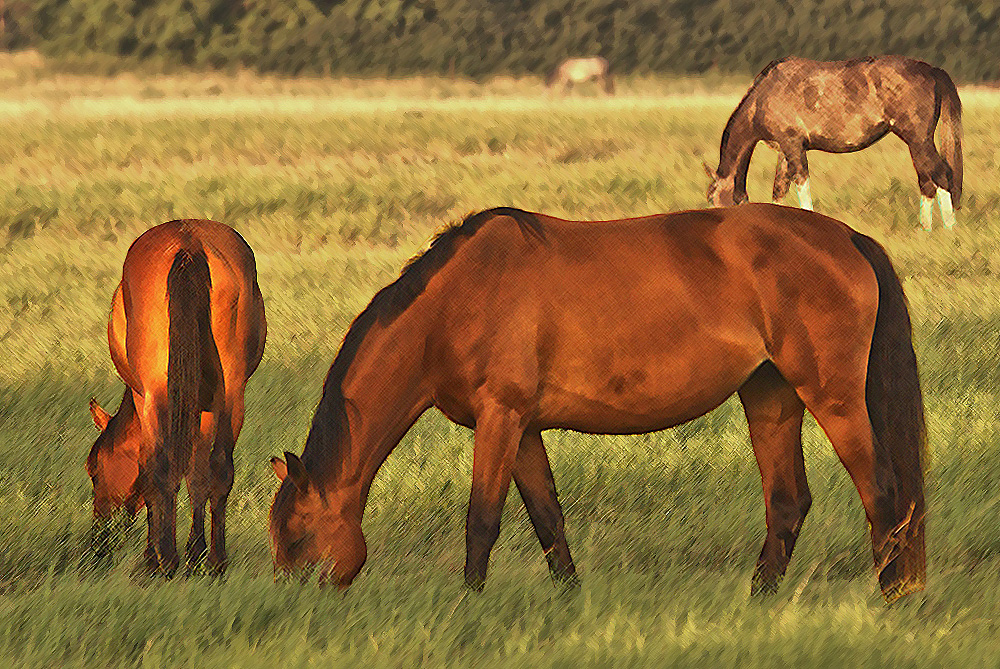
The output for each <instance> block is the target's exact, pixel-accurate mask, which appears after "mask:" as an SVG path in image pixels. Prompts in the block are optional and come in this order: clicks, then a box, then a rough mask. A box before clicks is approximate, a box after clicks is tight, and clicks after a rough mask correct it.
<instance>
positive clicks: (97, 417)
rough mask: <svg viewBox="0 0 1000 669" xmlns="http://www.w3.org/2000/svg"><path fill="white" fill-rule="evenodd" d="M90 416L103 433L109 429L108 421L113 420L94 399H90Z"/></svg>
mask: <svg viewBox="0 0 1000 669" xmlns="http://www.w3.org/2000/svg"><path fill="white" fill-rule="evenodd" d="M90 416H91V418H93V419H94V425H95V426H96V427H97V429H98V430H100V431H101V432H104V430H105V429H106V428H107V427H108V421H110V420H111V414H109V413H108V412H107V411H105V410H104V409H102V408H101V405H100V404H98V403H97V399H96V398H94V397H91V398H90Z"/></svg>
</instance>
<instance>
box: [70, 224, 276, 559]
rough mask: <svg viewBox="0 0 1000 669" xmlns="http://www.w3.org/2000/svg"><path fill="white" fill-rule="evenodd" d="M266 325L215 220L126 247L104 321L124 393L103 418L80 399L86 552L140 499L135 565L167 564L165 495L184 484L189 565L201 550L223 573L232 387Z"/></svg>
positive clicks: (238, 390) (154, 233) (242, 379)
mask: <svg viewBox="0 0 1000 669" xmlns="http://www.w3.org/2000/svg"><path fill="white" fill-rule="evenodd" d="M266 332H267V325H266V322H265V319H264V302H263V299H262V298H261V294H260V288H259V287H258V286H257V268H256V265H255V263H254V256H253V251H251V250H250V247H249V246H248V245H247V243H246V242H245V241H244V240H243V238H242V237H241V236H240V235H239V234H238V233H237V232H236V231H235V230H233V229H232V228H230V227H228V226H226V225H223V224H221V223H216V222H214V221H201V220H182V221H171V222H169V223H164V224H162V225H158V226H156V227H154V228H151V229H150V230H148V231H146V232H145V233H144V234H142V235H141V236H140V237H139V238H138V239H136V240H135V242H134V243H133V244H132V246H131V247H130V248H129V250H128V254H127V255H126V256H125V266H124V269H123V272H122V280H121V283H120V284H119V285H118V288H117V290H115V295H114V299H113V301H112V304H111V317H110V320H109V322H108V342H109V344H110V347H111V359H112V360H113V361H114V363H115V368H116V369H117V370H118V373H119V374H120V375H121V377H122V380H124V381H125V383H126V385H127V387H126V388H125V394H124V396H123V397H122V401H121V405H120V406H119V408H118V412H117V413H116V414H115V415H114V416H110V415H108V413H107V412H105V411H104V410H103V409H101V408H100V407H99V406H98V405H97V403H96V402H95V401H93V400H92V401H91V413H92V415H93V417H94V422H95V423H96V424H97V427H98V428H99V429H100V430H101V436H100V437H98V438H97V441H96V443H94V446H93V448H92V449H91V451H90V456H89V457H88V458H87V473H88V474H89V475H90V477H91V479H92V481H93V484H94V521H95V534H94V536H95V540H94V543H95V549H96V550H97V552H98V554H99V555H101V554H103V555H106V554H107V550H108V549H107V539H108V536H107V534H108V531H107V521H108V519H109V517H110V516H111V514H112V513H113V512H114V511H115V510H116V509H117V508H118V507H120V506H122V505H124V506H125V507H126V509H127V511H128V512H129V513H130V514H132V515H134V514H135V512H136V511H137V510H138V508H139V507H140V506H142V505H143V504H145V506H146V510H147V514H146V519H147V523H148V534H147V538H146V553H145V562H146V567H147V568H148V569H149V570H150V571H151V572H156V571H160V572H162V573H164V574H166V575H168V576H169V575H172V574H173V573H174V571H175V570H176V568H177V566H178V562H179V559H178V556H177V546H176V496H177V491H178V488H179V487H180V482H181V480H182V479H185V478H186V479H187V486H188V493H189V495H190V498H191V505H192V507H193V520H192V524H191V533H190V536H189V538H188V543H187V567H188V569H189V570H190V569H191V568H192V567H193V566H194V565H195V564H196V562H197V561H198V560H199V559H200V558H201V557H202V555H203V554H204V553H205V551H206V549H207V546H206V542H205V502H206V501H209V502H210V504H211V507H212V546H211V550H210V551H209V552H208V563H209V567H210V568H211V569H212V570H213V571H216V572H221V571H222V570H224V569H225V566H226V534H225V531H226V501H227V499H228V497H229V491H230V490H231V489H232V485H233V448H234V446H235V445H236V439H237V437H238V436H239V433H240V428H241V427H242V426H243V391H244V388H245V387H246V382H247V379H249V378H250V375H251V374H253V373H254V371H255V370H256V369H257V365H258V364H259V363H260V359H261V356H262V355H263V353H264V339H265V336H266Z"/></svg>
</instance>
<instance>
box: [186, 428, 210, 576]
mask: <svg viewBox="0 0 1000 669" xmlns="http://www.w3.org/2000/svg"><path fill="white" fill-rule="evenodd" d="M214 431H215V419H214V416H213V415H212V414H211V413H208V412H204V413H202V415H201V437H200V439H199V442H198V444H197V447H196V448H195V449H194V450H193V452H192V455H191V465H190V467H189V468H188V475H187V488H188V498H189V499H190V500H191V532H190V533H189V534H188V541H187V550H186V551H185V554H186V556H187V559H186V561H185V573H186V575H188V576H190V575H191V574H192V572H194V570H195V568H196V567H197V566H198V563H199V562H201V560H202V558H203V557H204V556H205V553H206V552H207V551H208V544H207V542H206V541H205V503H206V502H207V501H208V494H209V486H210V483H211V482H210V478H209V475H208V474H209V468H208V454H209V451H210V449H211V447H212V441H211V436H210V435H212V434H213V433H214Z"/></svg>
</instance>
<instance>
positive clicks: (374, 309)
mask: <svg viewBox="0 0 1000 669" xmlns="http://www.w3.org/2000/svg"><path fill="white" fill-rule="evenodd" d="M734 392H735V393H739V396H740V399H741V400H742V402H743V407H744V409H745V412H746V417H747V422H748V424H749V427H750V438H751V442H752V444H753V450H754V454H755V455H756V457H757V461H758V464H759V465H760V473H761V478H762V480H763V486H764V504H765V507H766V512H767V513H766V517H767V538H766V540H765V541H764V547H763V550H762V551H761V554H760V558H759V560H758V563H757V568H756V571H755V573H754V577H753V587H752V591H753V592H755V593H757V592H770V591H773V590H775V589H776V588H777V585H778V582H779V579H780V578H781V577H782V575H783V574H784V572H785V567H786V566H787V564H788V561H789V558H790V557H791V554H792V548H793V547H794V545H795V540H796V538H797V537H798V534H799V528H800V527H801V525H802V521H803V519H804V518H805V516H806V512H807V511H808V509H809V505H810V494H809V488H808V485H807V483H806V474H805V468H804V465H803V455H802V441H801V427H802V419H803V411H804V409H806V408H808V409H809V410H810V412H812V414H813V415H814V416H815V417H816V420H817V421H818V422H819V424H820V425H821V426H822V428H823V429H824V430H825V432H826V434H827V436H828V437H829V439H830V441H831V442H832V444H833V447H834V449H835V450H836V452H837V454H838V455H839V456H840V460H841V462H843V464H844V466H845V467H846V468H847V470H848V472H849V473H850V475H851V478H852V479H853V481H854V484H855V485H856V487H857V490H858V492H859V493H860V496H861V501H862V503H863V505H864V509H865V513H866V515H867V517H868V521H869V522H870V523H871V538H872V544H873V549H874V557H875V567H876V571H877V573H878V578H879V582H880V584H881V587H882V591H883V593H884V595H885V597H886V599H887V600H890V601H891V600H893V599H895V598H897V597H899V596H901V595H904V594H906V593H909V592H913V591H915V590H919V589H921V588H923V586H924V581H925V562H924V488H923V470H922V462H921V459H922V446H923V443H924V414H923V400H922V398H921V392H920V383H919V380H918V377H917V365H916V357H915V355H914V351H913V346H912V343H911V331H910V319H909V315H908V311H907V307H906V301H905V298H904V295H903V290H902V287H901V286H900V283H899V280H898V278H897V277H896V274H895V272H894V271H893V269H892V265H891V264H890V262H889V259H888V257H886V255H885V252H884V251H883V250H882V248H881V246H879V245H878V244H877V243H876V242H875V241H873V240H872V239H870V238H869V237H866V236H864V235H862V234H860V233H858V232H855V231H854V230H851V229H850V228H849V227H847V226H846V225H844V224H843V223H840V222H838V221H835V220H833V219H830V218H827V217H825V216H822V215H819V214H815V213H813V212H809V211H803V210H801V209H794V208H787V207H779V206H774V205H761V204H756V205H753V204H748V205H744V206H741V207H734V208H730V209H710V210H703V211H687V212H680V213H675V214H664V215H659V216H649V217H645V218H636V219H628V220H617V221H603V222H578V221H564V220H560V219H557V218H553V217H550V216H542V215H538V214H531V213H527V212H524V211H520V210H517V209H508V208H503V209H493V210H490V211H484V212H481V213H478V214H475V215H473V216H470V217H469V218H467V219H466V220H465V221H464V223H462V224H461V225H459V226H457V227H454V228H452V229H450V230H448V231H446V232H444V233H443V234H441V235H440V236H438V237H437V239H435V241H434V243H433V244H431V247H430V249H429V250H428V251H426V252H425V253H424V254H423V255H421V256H419V257H418V258H416V259H415V260H414V261H413V262H411V263H410V264H409V265H408V266H407V268H406V269H405V270H404V271H403V273H402V274H401V276H400V277H399V279H397V280H396V281H395V282H394V283H392V284H390V285H389V286H387V287H385V288H383V289H382V290H381V291H379V292H378V294H376V295H375V297H374V298H373V299H372V301H371V303H370V304H369V305H368V307H367V308H366V309H365V310H364V311H362V312H361V314H360V315H359V316H358V317H357V318H356V319H355V320H354V323H353V324H352V325H351V327H350V329H349V330H348V332H347V335H346V337H345V338H344V343H343V346H342V347H341V349H340V352H339V353H338V354H337V357H336V360H334V362H333V365H332V367H331V368H330V371H329V374H328V375H327V377H326V382H325V384H324V386H323V395H322V398H321V399H320V402H319V406H318V407H317V409H316V413H315V416H314V418H313V422H312V427H311V429H310V430H309V435H308V437H307V438H306V443H305V450H304V451H303V453H302V457H301V459H300V458H298V457H296V456H295V455H293V454H291V453H285V460H281V459H278V458H273V459H272V465H273V466H274V469H275V473H276V474H277V475H278V478H279V479H281V480H282V484H281V486H280V488H279V490H278V492H277V494H276V495H275V498H274V503H273V506H272V508H271V519H270V531H271V540H272V549H273V557H274V564H275V568H276V571H279V572H280V571H297V570H298V569H299V568H309V567H312V566H318V567H319V569H320V574H321V579H322V580H332V581H334V582H336V583H339V584H340V585H341V586H346V585H348V584H349V583H350V582H351V580H352V579H353V578H354V577H355V576H356V575H357V573H358V571H359V570H360V569H361V567H362V564H363V563H364V561H365V558H366V555H367V552H366V547H365V540H364V537H363V535H362V533H361V516H362V513H363V511H364V508H365V504H366V500H367V498H368V493H369V490H370V487H371V484H372V480H373V479H374V477H375V474H376V471H377V470H378V469H379V467H380V465H381V464H382V462H383V461H384V460H385V458H386V457H387V456H388V455H389V453H390V451H392V449H393V448H394V447H395V446H396V444H397V443H398V442H399V440H400V438H401V437H402V436H403V434H404V433H405V432H406V431H407V430H408V429H409V427H410V426H411V425H412V424H413V423H414V421H415V420H416V419H417V417H418V416H420V415H421V414H422V413H423V412H424V411H425V410H426V409H427V408H429V407H431V406H436V407H437V408H439V409H440V410H441V411H442V412H443V413H444V414H445V415H446V416H447V417H448V418H450V419H451V420H453V421H455V422H456V423H459V424H461V425H465V426H467V427H470V428H473V429H474V430H475V448H474V454H473V473H472V494H471V498H470V501H469V511H468V519H467V525H466V537H467V545H466V548H467V554H466V563H465V581H466V583H467V584H468V585H469V586H470V587H473V588H477V589H478V588H481V587H482V586H483V583H484V580H485V578H486V569H487V563H488V559H489V554H490V550H491V549H492V547H493V544H494V542H495V541H496V539H497V535H498V532H499V526H500V513H501V509H502V508H503V505H504V500H505V499H506V496H507V491H508V487H509V484H510V481H511V479H512V478H513V480H514V483H515V484H516V485H517V489H518V491H520V494H521V498H522V499H523V500H524V504H525V506H526V507H527V511H528V514H529V517H530V519H531V522H532V524H533V525H534V528H535V532H536V534H537V535H538V539H539V541H540V542H541V545H542V549H543V551H544V554H545V557H546V559H547V560H548V563H549V568H550V570H551V573H552V575H553V576H554V577H555V578H557V579H560V580H564V581H566V580H568V581H571V582H572V581H574V580H575V573H576V570H575V567H574V565H573V560H572V558H571V557H570V551H569V547H568V545H567V543H566V535H565V533H564V531H563V514H562V510H561V509H560V506H559V502H558V500H557V498H556V489H555V484H554V482H553V478H552V472H551V469H550V467H549V460H548V457H547V455H546V452H545V448H544V446H543V444H542V436H541V433H542V431H543V430H546V429H549V428H563V429H570V430H577V431H581V432H589V433H597V434H630V433H639V432H648V431H652V430H660V429H663V428H667V427H671V426H673V425H677V424H679V423H683V422H684V421H687V420H691V419H692V418H695V417H697V416H700V415H702V414H704V413H706V412H708V411H710V410H711V409H713V408H714V407H716V406H718V405H719V404H720V403H721V402H722V401H723V400H725V399H726V398H727V397H728V396H730V395H731V394H732V393H734Z"/></svg>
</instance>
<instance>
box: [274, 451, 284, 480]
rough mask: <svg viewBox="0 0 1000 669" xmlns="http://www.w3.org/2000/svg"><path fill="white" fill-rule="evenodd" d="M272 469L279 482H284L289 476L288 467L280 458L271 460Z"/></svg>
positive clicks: (276, 457) (275, 457)
mask: <svg viewBox="0 0 1000 669" xmlns="http://www.w3.org/2000/svg"><path fill="white" fill-rule="evenodd" d="M271 468H272V469H274V475H275V476H277V477H278V480H279V481H284V480H285V477H286V476H288V465H286V464H285V461H284V460H282V459H281V458H279V457H278V456H274V457H273V458H271Z"/></svg>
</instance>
